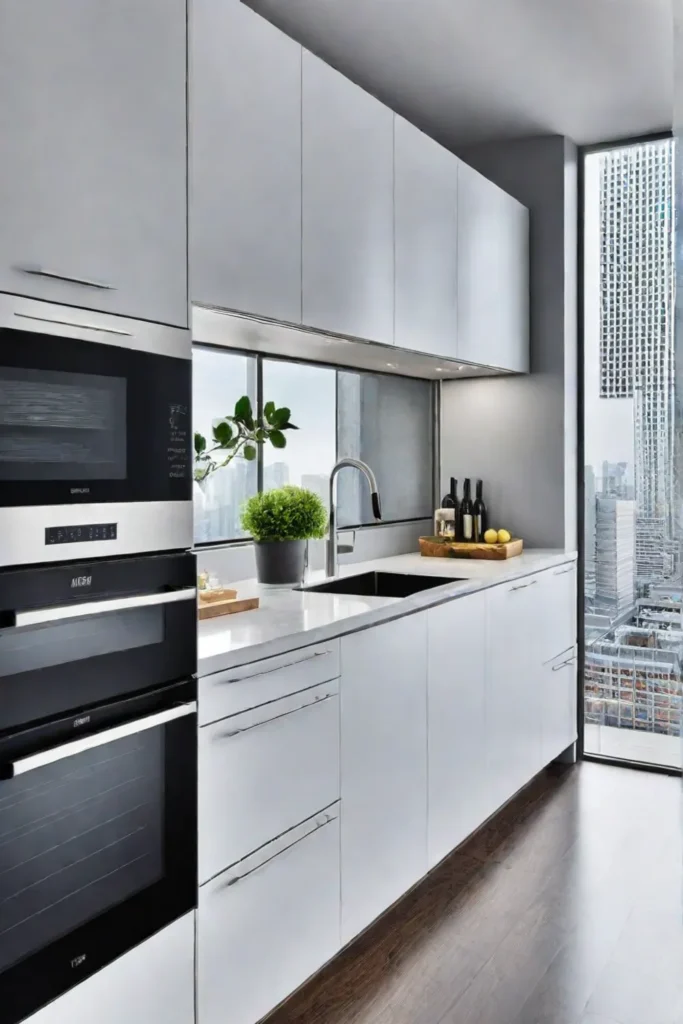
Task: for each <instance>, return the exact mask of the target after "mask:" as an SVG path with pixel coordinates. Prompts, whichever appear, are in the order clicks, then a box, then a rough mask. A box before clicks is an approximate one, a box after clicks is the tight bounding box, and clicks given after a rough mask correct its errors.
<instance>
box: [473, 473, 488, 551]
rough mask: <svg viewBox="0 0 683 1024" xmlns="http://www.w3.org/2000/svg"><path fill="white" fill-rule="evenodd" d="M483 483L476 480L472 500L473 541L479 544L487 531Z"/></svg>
mask: <svg viewBox="0 0 683 1024" xmlns="http://www.w3.org/2000/svg"><path fill="white" fill-rule="evenodd" d="M483 491H484V483H483V481H482V480H477V497H476V498H475V499H474V539H475V541H476V542H477V544H480V543H481V542H482V541H483V539H484V534H485V533H486V531H487V530H488V528H489V527H488V512H487V511H486V505H485V504H484V496H483Z"/></svg>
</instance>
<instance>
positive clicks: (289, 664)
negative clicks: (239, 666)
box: [223, 651, 332, 683]
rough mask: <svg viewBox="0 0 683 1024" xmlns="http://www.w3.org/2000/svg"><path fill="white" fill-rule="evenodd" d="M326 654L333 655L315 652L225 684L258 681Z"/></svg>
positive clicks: (325, 652) (329, 652) (226, 680)
mask: <svg viewBox="0 0 683 1024" xmlns="http://www.w3.org/2000/svg"><path fill="white" fill-rule="evenodd" d="M326 654H332V651H314V652H313V654H309V655H308V657H306V658H299V660H298V661H287V662H285V664H284V665H276V666H275V668H267V669H265V670H264V671H261V672H254V673H253V674H252V675H250V676H238V678H237V679H225V680H223V682H226V683H245V682H247V680H249V679H258V678H259V677H260V676H269V675H271V674H272V673H273V672H279V671H280V670H281V669H283V668H294V666H295V665H303V664H304V663H305V662H307V661H313V659H314V658H324V657H325V655H326Z"/></svg>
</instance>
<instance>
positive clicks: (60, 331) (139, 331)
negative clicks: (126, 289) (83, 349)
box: [0, 292, 192, 360]
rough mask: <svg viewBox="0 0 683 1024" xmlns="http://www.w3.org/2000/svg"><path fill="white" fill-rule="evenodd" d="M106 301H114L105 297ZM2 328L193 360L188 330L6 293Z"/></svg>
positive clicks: (1, 300)
mask: <svg viewBox="0 0 683 1024" xmlns="http://www.w3.org/2000/svg"><path fill="white" fill-rule="evenodd" d="M102 301H103V302H105V301H111V300H110V299H109V297H108V296H107V297H106V298H105V293H103V294H102ZM19 321H20V322H19ZM0 327H10V328H14V329H15V330H23V331H31V332H33V333H39V334H53V335H56V336H57V337H62V338H74V339H76V340H80V341H91V342H99V343H101V344H103V345H115V346H116V347H117V348H130V349H134V350H135V351H139V352H151V353H152V354H153V355H158V356H172V357H174V358H176V359H188V360H189V359H192V335H191V333H190V331H189V330H187V329H186V328H184V327H170V326H168V325H167V324H153V323H151V322H150V321H148V320H134V319H132V318H131V317H126V316H118V315H115V314H112V313H104V312H101V311H99V312H97V311H96V312H93V310H91V309H80V308H78V307H77V306H63V305H61V304H59V303H56V302H44V301H43V300H42V299H29V298H26V297H24V296H22V295H9V294H8V293H6V292H2V293H0Z"/></svg>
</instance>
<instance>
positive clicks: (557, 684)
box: [541, 648, 577, 764]
mask: <svg viewBox="0 0 683 1024" xmlns="http://www.w3.org/2000/svg"><path fill="white" fill-rule="evenodd" d="M576 697H577V693H576V648H571V649H570V650H568V651H565V652H564V653H563V654H560V655H558V657H557V658H555V659H554V660H553V661H551V662H550V663H549V664H547V665H544V666H543V674H542V689H541V742H542V761H543V764H548V763H549V762H550V761H553V760H554V759H555V758H556V757H557V756H558V755H559V754H561V753H562V751H563V750H566V748H567V747H569V746H571V744H572V743H574V742H575V741H576V735H577V728H576V726H577V722H576Z"/></svg>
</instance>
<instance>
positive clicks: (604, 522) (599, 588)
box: [595, 497, 636, 621]
mask: <svg viewBox="0 0 683 1024" xmlns="http://www.w3.org/2000/svg"><path fill="white" fill-rule="evenodd" d="M595 538H596V544H595V606H596V610H597V611H598V612H600V613H602V614H606V615H608V616H609V618H610V620H611V621H614V620H616V619H617V618H620V617H621V616H623V615H625V614H626V613H627V612H629V611H632V609H633V607H634V605H635V578H636V573H635V555H636V530H635V508H634V504H633V502H632V501H625V500H622V499H619V498H602V497H598V498H597V499H596V522H595Z"/></svg>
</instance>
